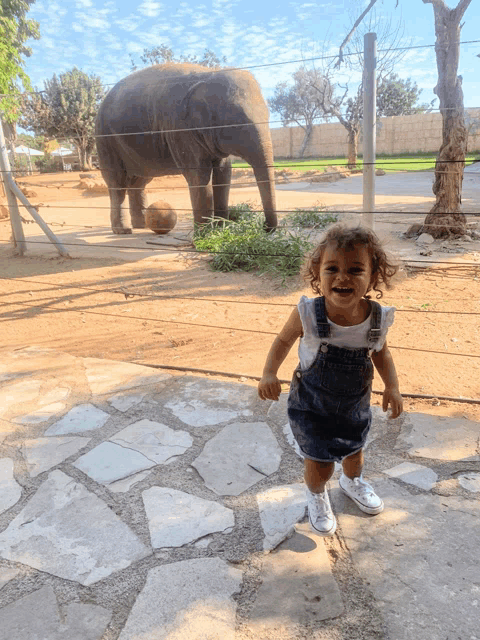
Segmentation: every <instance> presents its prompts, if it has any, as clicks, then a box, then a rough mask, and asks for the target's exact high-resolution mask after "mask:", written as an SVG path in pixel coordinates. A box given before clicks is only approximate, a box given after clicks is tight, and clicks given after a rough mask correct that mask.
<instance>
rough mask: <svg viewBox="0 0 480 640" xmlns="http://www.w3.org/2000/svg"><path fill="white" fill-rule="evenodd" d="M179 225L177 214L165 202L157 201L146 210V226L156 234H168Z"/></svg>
mask: <svg viewBox="0 0 480 640" xmlns="http://www.w3.org/2000/svg"><path fill="white" fill-rule="evenodd" d="M176 224H177V214H176V213H175V210H174V209H172V206H171V205H170V204H169V203H168V202H165V200H157V201H156V202H152V204H151V205H149V206H148V207H147V209H146V210H145V225H146V226H147V227H148V228H149V229H151V230H152V231H153V232H155V233H159V234H161V233H168V232H169V231H171V230H172V229H173V228H174V227H175V225H176Z"/></svg>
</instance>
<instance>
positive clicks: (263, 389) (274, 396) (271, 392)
mask: <svg viewBox="0 0 480 640" xmlns="http://www.w3.org/2000/svg"><path fill="white" fill-rule="evenodd" d="M281 391H282V385H281V384H280V382H279V380H278V378H277V376H276V375H275V374H273V373H268V374H267V375H264V376H263V377H262V379H261V380H260V382H259V383H258V395H259V396H260V398H261V399H262V400H278V398H279V397H280V393H281Z"/></svg>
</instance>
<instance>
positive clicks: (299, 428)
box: [287, 297, 382, 462]
mask: <svg viewBox="0 0 480 640" xmlns="http://www.w3.org/2000/svg"><path fill="white" fill-rule="evenodd" d="M370 305H371V313H370V317H371V324H370V330H369V333H368V348H363V349H346V348H343V347H337V346H335V345H331V344H328V343H327V342H321V343H320V347H319V349H318V352H317V355H316V357H315V360H314V361H313V363H312V364H311V365H310V366H309V367H308V368H307V369H305V370H303V371H302V370H301V369H300V365H298V366H297V368H296V369H295V371H294V373H293V379H292V383H291V386H290V394H289V396H288V404H287V407H288V417H289V420H290V426H291V428H292V432H293V435H294V436H295V439H296V441H297V443H298V445H299V447H300V449H301V450H302V452H303V454H304V455H305V457H306V458H309V459H311V460H318V461H320V462H334V461H337V462H338V461H340V460H342V459H343V458H344V457H345V456H348V455H350V454H352V453H355V452H357V451H359V450H360V449H362V448H363V447H364V446H365V441H366V439H367V434H368V430H369V428H370V423H371V420H372V413H371V411H370V394H371V390H372V380H373V363H372V361H371V359H370V356H371V354H372V352H373V348H374V347H375V344H376V342H377V341H378V339H379V338H380V323H381V318H382V311H381V306H380V305H379V304H378V302H374V301H372V300H371V301H370ZM315 314H316V319H317V327H318V335H319V337H320V339H322V338H328V336H329V335H330V325H329V324H328V321H327V314H326V310H325V298H323V297H321V298H316V299H315Z"/></svg>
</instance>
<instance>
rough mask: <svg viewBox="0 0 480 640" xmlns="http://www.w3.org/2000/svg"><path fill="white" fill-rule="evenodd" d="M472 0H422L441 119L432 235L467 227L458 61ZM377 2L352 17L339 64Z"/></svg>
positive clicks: (464, 137) (455, 232)
mask: <svg viewBox="0 0 480 640" xmlns="http://www.w3.org/2000/svg"><path fill="white" fill-rule="evenodd" d="M471 1H472V0H460V1H459V3H458V4H457V6H456V7H455V8H453V9H450V7H448V6H447V5H446V3H445V0H422V2H423V3H424V4H431V5H432V8H433V16H434V23H435V36H436V43H435V55H436V58H437V70H438V82H437V85H436V87H435V88H434V90H433V91H434V93H435V94H436V95H437V96H438V98H439V100H440V113H441V114H442V121H443V127H442V136H443V139H442V145H441V147H440V149H439V152H438V156H437V162H436V164H435V181H434V183H433V188H432V189H433V193H434V194H435V197H436V202H435V204H434V206H433V208H432V210H431V211H430V213H429V214H428V215H427V217H426V218H425V223H424V230H425V231H428V233H430V234H432V235H433V236H434V237H435V238H441V237H444V236H449V235H452V234H453V235H458V234H464V233H465V231H466V228H467V221H466V218H465V215H464V214H463V213H462V208H461V202H462V184H463V170H464V168H465V156H466V153H467V141H468V135H467V129H466V126H465V109H464V104H463V91H462V77H461V76H459V75H458V62H459V59H460V32H461V30H462V26H463V23H462V20H463V16H464V15H465V12H466V10H467V9H468V7H469V5H470V3H471ZM376 2H377V0H370V2H369V4H368V6H367V7H366V8H365V9H364V11H363V12H362V13H361V14H360V15H359V17H358V18H357V19H356V20H355V22H354V24H353V27H352V29H351V30H350V32H349V33H348V34H347V36H346V38H345V40H344V41H343V43H342V45H341V46H340V52H339V60H338V64H340V63H341V61H342V58H343V50H344V48H345V47H346V46H347V44H348V42H349V41H350V39H351V38H352V36H353V34H354V33H355V32H356V29H357V27H358V26H359V24H360V23H361V22H362V20H363V18H364V17H365V16H366V15H367V13H369V11H370V10H371V9H372V7H373V6H374V5H375V3H376Z"/></svg>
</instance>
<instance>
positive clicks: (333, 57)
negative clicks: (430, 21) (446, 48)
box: [0, 40, 480, 97]
mask: <svg viewBox="0 0 480 640" xmlns="http://www.w3.org/2000/svg"><path fill="white" fill-rule="evenodd" d="M478 42H480V40H463V41H462V42H459V43H458V44H459V45H462V44H477V43H478ZM435 46H436V45H435V44H423V45H414V46H410V47H397V48H394V49H378V51H377V53H384V52H387V51H411V50H414V49H431V48H435ZM362 53H364V52H363V51H359V52H355V53H344V54H343V57H344V58H346V57H351V56H359V55H362ZM337 58H338V54H337V55H329V56H314V57H312V58H301V59H299V60H284V61H281V62H267V63H264V64H256V65H250V66H248V67H224V68H221V69H210V70H209V72H210V73H220V72H222V71H249V70H250V69H263V68H265V67H277V66H279V65H284V64H299V63H301V64H304V63H305V62H316V61H318V60H336V59H337ZM183 78H184V76H176V78H175V77H173V78H169V80H170V81H173V82H177V81H178V80H179V79H183ZM118 82H121V80H119V81H118ZM118 82H110V83H108V84H104V85H102V86H104V87H113V86H115V85H116V84H118ZM42 93H45V90H42V91H26V92H24V93H22V94H21V96H26V95H39V94H42ZM13 95H15V94H14V93H0V96H2V97H6V96H13Z"/></svg>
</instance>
